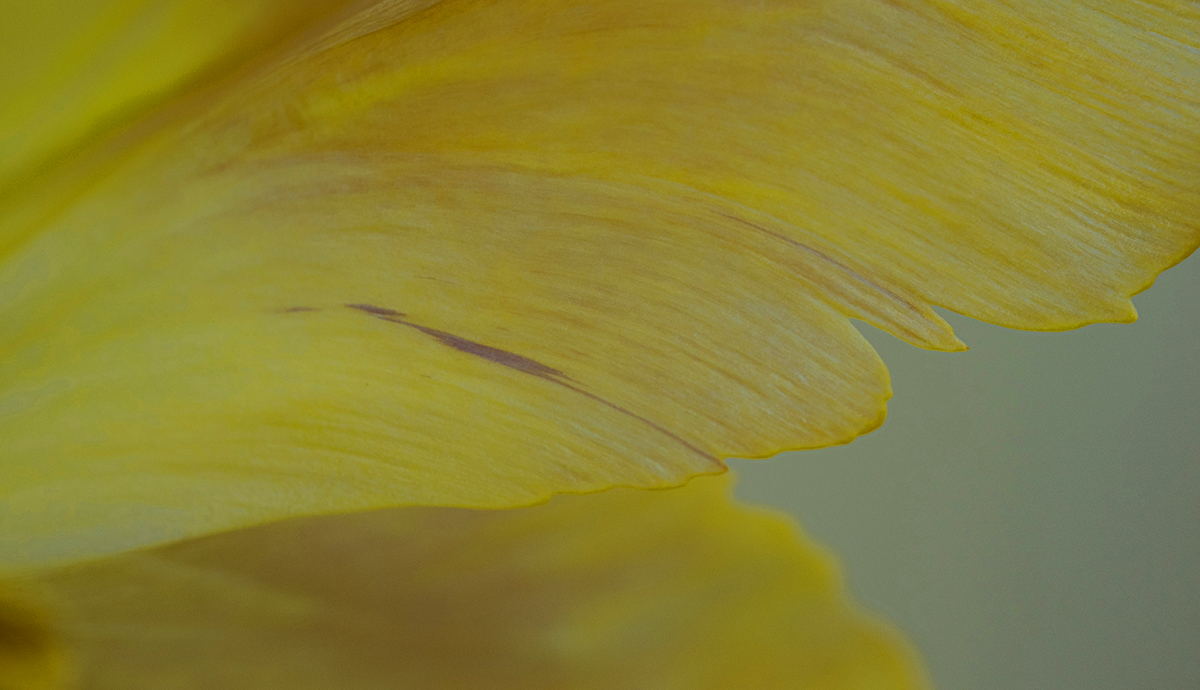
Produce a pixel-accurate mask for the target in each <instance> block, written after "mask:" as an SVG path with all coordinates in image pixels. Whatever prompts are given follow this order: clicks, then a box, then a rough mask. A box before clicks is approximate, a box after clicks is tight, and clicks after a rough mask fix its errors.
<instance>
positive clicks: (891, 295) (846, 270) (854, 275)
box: [715, 211, 924, 320]
mask: <svg viewBox="0 0 1200 690" xmlns="http://www.w3.org/2000/svg"><path fill="white" fill-rule="evenodd" d="M715 213H716V214H717V215H718V216H721V217H722V218H728V219H729V220H732V221H735V222H738V223H741V224H743V225H746V226H748V227H750V228H753V229H755V230H757V231H759V232H761V233H764V234H767V235H770V236H771V237H774V238H775V239H777V240H780V241H782V242H785V243H787V244H790V245H791V246H793V247H795V248H797V249H799V250H801V251H803V252H807V253H808V254H810V255H812V256H815V257H817V258H818V259H820V260H822V261H824V262H825V263H827V264H829V265H830V266H833V267H834V268H836V269H838V270H839V271H841V272H842V273H843V274H844V275H847V276H849V277H850V278H851V279H852V280H855V281H857V282H859V283H862V284H863V285H866V286H867V287H869V288H871V289H872V290H874V291H876V292H878V293H879V294H881V295H883V296H884V297H886V298H887V299H889V300H891V301H893V302H898V303H899V304H901V305H903V306H904V308H905V309H907V310H909V311H911V312H915V313H917V314H918V315H920V314H921V310H920V309H918V308H917V306H916V305H915V304H913V303H912V302H909V301H908V300H906V299H904V298H903V297H901V296H900V295H898V294H896V293H895V292H893V291H892V290H889V289H888V288H886V287H884V286H882V285H880V284H879V283H876V282H875V281H873V280H871V279H869V278H867V277H865V276H863V275H862V274H860V273H859V272H858V271H855V270H854V269H853V268H851V267H849V266H847V265H846V264H844V263H842V262H841V261H838V260H837V259H835V258H833V257H832V256H830V255H828V254H826V253H825V252H823V251H820V250H818V249H815V248H813V247H810V246H808V245H807V244H804V243H803V242H798V241H796V240H794V239H792V238H790V237H788V236H787V235H784V234H781V233H778V232H774V231H772V230H768V229H767V228H764V227H763V226H761V225H759V224H757V223H752V222H750V221H748V220H746V219H745V218H739V217H737V216H731V215H729V214H728V213H722V212H720V211H716V212H715ZM922 320H924V317H922Z"/></svg>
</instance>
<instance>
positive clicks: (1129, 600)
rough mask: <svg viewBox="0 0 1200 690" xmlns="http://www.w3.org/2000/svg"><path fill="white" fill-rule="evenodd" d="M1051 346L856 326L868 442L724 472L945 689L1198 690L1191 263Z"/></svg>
mask: <svg viewBox="0 0 1200 690" xmlns="http://www.w3.org/2000/svg"><path fill="white" fill-rule="evenodd" d="M1134 304H1135V305H1136V306H1137V309H1138V312H1139V314H1140V320H1139V321H1138V323H1137V324H1133V325H1112V324H1101V325H1095V326H1089V327H1087V328H1084V329H1081V330H1077V331H1071V332H1067V333H1030V332H1020V331H1010V330H1006V329H1002V328H998V327H995V326H991V325H987V324H982V323H979V322H977V321H972V320H970V319H966V318H963V317H959V316H956V315H954V314H945V313H944V312H943V313H944V314H945V315H946V317H947V319H948V320H949V321H950V323H951V325H953V326H954V328H955V330H956V331H957V332H958V334H959V336H960V337H961V338H962V339H963V340H964V341H966V343H967V344H968V345H970V346H971V351H970V352H967V353H959V354H945V353H933V352H926V351H923V350H919V349H917V348H914V347H912V346H909V345H906V344H905V343H902V342H900V341H898V340H896V339H894V338H892V337H891V336H888V335H887V334H885V333H883V332H881V331H878V330H875V329H874V328H872V327H870V326H866V325H863V324H859V327H860V329H861V330H862V331H863V332H864V333H865V334H866V336H867V338H868V339H869V340H870V341H871V342H872V343H873V344H874V345H875V347H876V349H878V350H879V352H880V355H881V356H882V357H883V359H884V361H886V362H887V363H888V367H889V368H890V370H891V372H892V384H893V387H894V388H895V391H896V397H895V398H893V399H892V401H891V403H890V405H889V416H888V420H887V422H886V423H885V424H884V426H883V428H881V429H880V430H878V431H876V432H875V433H872V434H870V435H868V436H866V437H863V438H861V439H859V440H857V441H855V442H854V443H853V444H851V445H848V446H842V447H838V448H830V449H825V450H820V451H808V452H800V453H786V454H784V455H781V456H779V457H777V458H774V459H772V460H767V461H733V462H732V463H731V465H732V466H733V467H734V469H735V470H736V471H737V472H738V474H739V475H740V477H741V483H740V487H739V491H738V493H739V495H740V496H741V497H742V498H744V499H746V500H750V501H754V502H759V503H767V504H771V505H774V506H778V507H780V508H783V509H785V510H787V511H789V512H790V513H792V514H793V515H795V516H797V517H798V518H799V520H800V522H801V524H802V525H803V526H804V528H805V530H806V531H807V532H808V533H809V534H811V535H812V536H814V537H816V538H817V539H819V540H820V541H821V542H823V543H824V544H825V545H826V546H827V547H829V548H830V549H832V550H833V551H834V552H835V553H836V554H837V555H838V556H839V558H840V560H841V563H842V565H843V568H844V571H845V574H846V577H847V579H848V581H849V585H850V588H851V591H852V593H853V595H854V596H855V597H856V598H857V599H858V601H859V602H861V603H862V604H863V605H864V606H865V607H867V608H868V609H870V610H872V611H874V612H876V613H878V614H881V615H884V616H886V617H888V618H889V619H890V620H891V621H893V622H894V623H896V624H897V625H899V626H900V627H902V628H903V629H904V630H905V631H907V633H908V634H909V636H910V638H911V639H912V640H913V641H914V642H915V643H916V645H917V646H918V647H919V648H920V650H921V652H922V654H923V656H924V658H925V661H926V664H927V665H928V667H929V669H930V672H931V674H932V676H933V681H934V683H935V685H936V686H937V687H939V688H942V689H943V690H959V689H969V690H990V689H993V688H996V689H999V688H1005V689H1018V690H1034V689H1039V688H1053V689H1055V690H1061V689H1067V688H1088V689H1089V690H1108V689H1112V690H1118V689H1119V690H1129V689H1131V688H1137V689H1139V690H1140V689H1141V688H1147V689H1176V688H1178V689H1180V690H1197V689H1200V256H1198V257H1193V258H1192V259H1190V260H1188V261H1185V262H1184V263H1183V264H1181V265H1180V266H1178V267H1176V268H1175V269H1172V270H1171V271H1168V272H1167V273H1166V274H1164V275H1163V276H1162V277H1161V278H1160V279H1159V281H1158V283H1157V284H1156V285H1155V286H1154V287H1153V288H1151V289H1150V290H1149V291H1147V292H1145V293H1142V294H1141V295H1139V296H1137V297H1135V298H1134Z"/></svg>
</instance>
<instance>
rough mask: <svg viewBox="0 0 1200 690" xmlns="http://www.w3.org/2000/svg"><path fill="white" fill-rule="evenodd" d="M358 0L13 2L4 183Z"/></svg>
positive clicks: (0, 167) (2, 62) (1, 29)
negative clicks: (49, 157) (88, 137)
mask: <svg viewBox="0 0 1200 690" xmlns="http://www.w3.org/2000/svg"><path fill="white" fill-rule="evenodd" d="M347 4H348V0H216V1H215V2H214V1H213V0H41V1H39V2H9V3H4V6H3V8H2V11H3V14H4V21H3V22H0V189H3V188H4V187H6V186H8V185H11V184H14V183H16V182H19V178H20V176H21V175H22V174H28V173H29V171H30V169H31V168H34V167H36V166H37V165H38V164H40V163H43V162H44V160H45V159H46V158H47V157H48V156H51V155H54V154H67V153H68V152H67V150H66V149H68V147H70V146H71V145H72V144H77V143H78V142H79V141H80V140H81V139H83V138H84V137H85V136H87V135H90V134H93V133H95V132H96V131H97V130H101V129H104V128H105V127H107V126H110V125H111V124H112V123H113V122H116V121H120V120H121V119H125V118H128V117H130V116H131V115H132V114H134V113H136V112H138V111H139V110H142V109H145V108H146V107H147V106H148V105H150V104H152V103H154V102H156V101H160V100H162V99H164V98H165V97H167V96H169V95H170V94H172V93H174V92H176V91H178V90H180V89H181V88H183V87H186V86H189V85H194V84H195V83H197V82H199V81H203V80H206V79H212V78H214V77H215V76H216V75H218V74H220V73H221V72H222V71H226V70H228V69H229V68H231V67H233V66H235V65H237V64H238V63H239V62H242V61H244V60H245V59H246V58H247V57H248V56H249V55H252V54H254V53H255V52H257V51H261V50H262V49H263V48H264V47H266V46H270V45H272V44H275V43H278V42H280V41H282V40H285V39H287V38H289V37H291V36H292V35H293V34H295V33H297V32H298V31H299V30H301V29H304V28H305V27H306V26H308V25H310V24H312V23H313V22H314V21H315V20H317V19H318V18H321V17H323V16H327V15H336V14H337V12H338V10H340V9H342V7H343V6H344V5H347Z"/></svg>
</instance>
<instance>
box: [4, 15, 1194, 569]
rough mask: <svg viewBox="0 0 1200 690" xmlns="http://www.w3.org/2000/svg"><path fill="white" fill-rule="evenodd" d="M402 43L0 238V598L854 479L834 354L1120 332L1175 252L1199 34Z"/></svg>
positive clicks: (853, 363)
mask: <svg viewBox="0 0 1200 690" xmlns="http://www.w3.org/2000/svg"><path fill="white" fill-rule="evenodd" d="M425 4H428V3H425ZM422 6H423V5H422ZM397 8H399V9H397ZM414 8H415V9H420V7H416V6H414V5H412V3H384V4H382V5H378V6H376V7H375V8H373V9H372V10H368V12H373V14H371V13H368V14H367V15H365V16H363V17H359V18H358V19H354V18H352V19H350V20H347V21H346V22H344V23H343V24H340V25H339V27H341V28H339V29H337V30H335V31H333V33H331V34H329V35H327V36H325V37H323V38H319V39H316V40H315V41H316V42H315V43H314V44H312V45H311V46H309V47H301V48H291V49H288V50H285V51H284V52H282V53H279V54H277V55H275V56H274V57H272V56H265V57H262V58H261V59H260V60H259V61H258V62H257V63H256V65H255V67H254V68H253V69H246V70H243V71H241V72H239V73H238V74H239V75H240V76H239V78H237V79H231V80H226V81H225V82H223V83H222V84H221V85H220V86H219V87H215V88H212V89H209V90H207V91H204V92H203V93H198V94H193V95H192V96H191V97H189V99H185V100H183V101H181V102H179V103H177V104H176V105H175V106H173V107H172V108H171V109H168V110H166V111H164V112H163V113H162V114H160V116H159V117H158V118H157V119H156V120H153V121H147V122H144V123H142V124H141V125H138V126H136V127H133V128H131V129H130V130H128V131H127V132H126V134H125V137H124V139H122V140H119V141H118V142H116V143H114V144H111V145H110V146H108V147H106V148H102V149H98V150H97V151H96V152H94V153H93V154H91V156H90V157H85V158H81V162H80V163H79V165H77V166H74V167H73V168H71V169H69V170H64V171H63V172H62V173H61V176H60V177H58V178H54V179H48V180H47V181H46V182H45V184H44V185H41V186H40V187H39V189H38V192H37V193H36V194H33V193H31V194H29V195H27V196H26V197H23V198H22V199H19V200H15V201H12V202H11V204H10V206H9V207H8V209H7V212H6V213H5V214H4V215H3V219H2V220H0V223H3V227H0V319H2V322H3V323H4V324H5V329H4V330H3V331H2V332H0V381H2V382H3V384H0V385H2V386H3V389H2V392H0V410H3V412H2V413H0V439H3V441H4V444H5V447H6V453H5V457H4V463H5V469H4V478H5V483H4V485H3V488H0V562H6V563H9V564H17V563H31V562H46V561H50V560H55V559H70V558H78V557H81V556H85V555H88V554H99V553H107V552H112V551H116V550H120V549H123V548H131V547H135V546H140V545H145V544H153V543H157V542H162V541H164V540H169V539H176V538H180V537H184V536H189V535H197V534H202V533H206V532H211V531H214V530H221V529H229V528H234V527H239V526H244V525H249V524H254V523H257V522H262V521H267V520H273V519H278V518H282V517H287V516H291V515H298V514H312V513H319V512H328V511H342V510H358V509H368V508H373V507H380V506H389V505H404V504H410V505H411V504H430V505H461V506H491V507H501V506H512V505H519V504H525V503H530V502H534V501H537V500H541V499H543V498H545V497H546V496H547V495H549V494H550V493H553V492H560V491H587V490H595V489H600V488H605V487H611V486H614V485H636V486H668V485H674V484H678V483H679V482H681V481H683V480H684V479H686V478H687V477H689V476H692V475H695V474H697V473H706V472H716V471H720V470H721V469H723V466H722V464H721V462H720V459H721V458H724V457H728V456H743V457H744V456H751V457H754V456H764V455H770V454H773V453H775V452H777V451H780V450H783V449H787V448H797V447H815V446H824V445H829V444H835V443H843V442H847V441H849V440H851V439H852V438H854V436H855V435H857V434H861V433H863V432H865V431H868V430H870V429H871V428H874V427H875V426H876V425H878V424H879V423H880V422H881V421H882V418H883V415H884V409H885V405H884V403H885V400H886V399H887V398H888V396H889V395H890V390H889V384H888V380H887V374H886V370H885V369H884V367H883V364H882V363H881V362H880V361H879V358H878V357H877V356H876V355H875V353H874V352H873V351H872V350H871V348H870V347H869V346H868V344H867V343H866V342H865V341H864V340H863V338H862V337H861V336H860V335H859V334H858V332H857V331H856V330H855V329H854V327H853V326H852V325H851V322H850V317H854V318H859V319H863V320H866V321H868V322H870V323H873V324H875V325H877V326H880V327H881V328H884V329H887V330H888V331H890V332H892V333H894V334H896V335H897V336H899V337H902V338H904V339H906V340H908V341H910V342H912V343H915V344H918V345H922V346H925V347H931V348H940V349H947V350H953V349H959V348H961V343H959V341H958V340H957V339H956V338H955V337H954V335H953V333H952V332H951V331H950V329H949V327H948V326H947V325H946V324H945V323H944V322H943V321H942V319H941V318H940V317H938V316H937V314H936V313H935V312H934V311H933V310H932V308H931V305H941V306H944V307H947V308H950V309H952V310H955V311H959V312H963V313H966V314H969V315H972V316H975V317H978V318H984V319H988V320H991V321H994V322H997V323H1003V324H1007V325H1013V326H1020V327H1026V328H1066V327H1070V326H1076V325H1080V324H1083V323H1087V322H1091V321H1097V320H1129V319H1132V318H1133V309H1132V306H1131V305H1130V302H1129V299H1128V298H1129V296H1130V295H1132V294H1133V293H1135V292H1137V291H1138V290H1140V289H1143V288H1144V287H1146V286H1147V285H1148V284H1149V283H1150V282H1151V281H1152V280H1153V278H1154V276H1155V275H1156V274H1157V273H1158V272H1159V271H1161V270H1163V269H1165V268H1166V267H1168V266H1170V265H1172V264H1173V263H1174V262H1177V261H1179V260H1180V259H1182V258H1183V257H1184V256H1186V255H1187V254H1188V253H1189V252H1190V251H1191V250H1192V249H1193V248H1194V247H1195V246H1196V245H1197V243H1198V242H1200V231H1198V229H1197V225H1196V222H1195V219H1196V217H1197V211H1198V210H1200V202H1198V194H1200V192H1198V187H1197V184H1196V182H1197V180H1200V151H1198V149H1200V136H1198V135H1200V109H1198V107H1197V103H1200V51H1197V46H1196V45H1195V43H1196V36H1197V35H1198V33H1200V17H1198V15H1197V11H1196V9H1195V7H1194V5H1193V4H1191V3H1183V2H1169V1H1164V2H1159V3H1156V4H1154V5H1148V4H1146V3H1142V2H1125V1H1122V2H1115V1H1114V2H1104V1H1101V0H1088V1H1083V0H1079V1H1075V2H1066V1H1062V2H1045V0H1037V2H1032V1H1030V2H1010V3H994V2H988V3H983V2H955V3H947V2H935V1H933V0H930V1H928V2H895V1H891V2H883V1H881V0H845V1H842V2H829V3H815V2H794V1H787V2H785V1H783V0H771V1H767V2H757V3H746V2H741V1H737V2H734V1H732V0H729V1H722V0H699V1H697V0H687V1H686V2H684V1H683V0H662V1H659V2H641V1H637V2H635V1H634V0H617V1H614V2H607V3H603V4H602V5H599V6H598V5H597V4H596V3H591V2H582V1H558V2H539V1H535V0H512V1H510V2H477V1H471V0H446V1H445V2H441V3H438V4H434V5H432V6H431V7H425V8H424V9H423V10H422V11H417V12H415V13H412V14H407V15H405V14H404V12H407V11H409V10H414ZM401 10H403V12H401ZM389 12H392V13H393V14H388V13H389ZM395 12H400V14H395ZM397 17H402V18H401V19H397Z"/></svg>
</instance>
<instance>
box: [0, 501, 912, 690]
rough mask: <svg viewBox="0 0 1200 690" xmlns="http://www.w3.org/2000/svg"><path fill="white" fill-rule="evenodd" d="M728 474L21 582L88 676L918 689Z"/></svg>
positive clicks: (327, 519)
mask: <svg viewBox="0 0 1200 690" xmlns="http://www.w3.org/2000/svg"><path fill="white" fill-rule="evenodd" d="M727 485H728V482H726V481H724V480H721V479H711V478H705V479H701V480H697V481H695V482H693V483H691V484H689V485H687V486H686V487H684V488H681V489H678V490H674V491H669V492H647V491H635V490H618V491H613V492H606V493H601V494H593V495H587V496H561V497H557V498H555V499H553V500H552V501H551V502H550V503H549V504H547V505H544V506H537V507H534V508H524V509H518V510H506V511H472V510H464V509H452V508H401V509H392V510H384V511H374V512H366V513H357V514H350V515H341V516H324V517H318V518H302V519H296V520H291V521H285V522H282V523H277V524H273V525H265V526H259V527H254V528H250V529H246V530H241V531H237V532H230V533H225V534H219V535H213V536H209V537H204V538H201V539H197V540H193V541H187V542H183V543H180V544H174V545H170V546H165V547H160V548H157V549H153V550H148V551H141V552H137V553H133V554H126V555H120V556H115V557H109V558H106V559H102V560H100V561H97V562H94V563H88V564H79V565H74V566H68V567H66V568H60V569H54V570H49V571H43V572H41V573H38V574H37V575H36V577H35V580H36V584H37V585H38V586H40V587H41V588H42V591H43V596H44V597H45V598H46V599H47V601H53V602H55V607H56V609H57V618H53V619H48V620H47V621H46V622H45V627H46V630H47V631H48V632H50V633H53V635H54V636H56V639H57V644H58V645H59V647H60V648H62V649H66V650H68V651H69V653H70V654H71V655H72V659H73V661H72V664H73V667H72V668H73V670H72V671H70V672H69V673H70V675H73V676H74V678H75V680H76V681H77V682H78V685H79V687H83V688H94V689H96V690H104V689H108V688H112V689H113V690H116V689H118V688H119V689H120V690H140V689H145V690H161V689H162V688H200V687H204V688H209V687H212V688H216V687H220V688H229V689H230V690H236V689H239V688H247V689H250V688H253V689H254V690H261V689H264V688H288V690H310V689H311V690H316V689H318V688H347V687H352V688H362V689H370V688H395V687H420V688H429V689H435V688H481V687H486V688H497V689H501V688H520V689H522V690H526V689H536V688H547V689H549V688H554V689H556V690H560V689H564V688H580V689H584V688H596V689H601V688H604V689H607V688H688V689H689V690H702V689H704V688H713V689H714V690H715V689H718V688H720V689H722V690H724V689H726V688H742V689H744V690H766V689H769V688H772V689H773V688H778V689H780V690H782V689H784V688H788V689H792V688H809V687H811V688H828V689H830V690H833V689H835V688H845V689H851V688H853V689H856V690H859V689H866V688H873V689H879V690H884V689H895V690H901V689H910V688H919V687H924V685H925V683H924V679H923V675H922V673H921V670H920V669H919V667H918V666H917V665H916V664H915V662H914V661H913V659H912V657H911V655H910V653H909V651H908V650H907V649H906V648H905V647H904V646H903V645H902V644H901V643H900V642H899V641H898V639H897V638H896V637H895V636H894V635H893V634H892V633H891V632H889V631H888V630H887V629H886V628H884V627H882V626H880V625H879V624H877V623H875V622H873V621H871V620H869V619H867V618H865V617H863V616H862V615H860V614H859V613H857V612H856V611H854V610H853V609H852V607H850V606H848V604H847V603H846V601H845V599H844V596H843V594H842V591H841V588H840V584H839V582H838V578H837V576H836V573H835V571H834V569H833V566H832V564H831V562H830V561H829V559H828V558H827V557H826V556H825V555H824V554H823V553H822V552H821V551H820V550H819V549H818V548H816V547H815V546H814V545H812V544H811V543H808V542H806V541H804V540H803V539H801V538H799V537H798V535H797V534H796V533H795V530H794V529H793V528H792V526H791V525H790V524H789V523H788V522H787V521H786V520H783V519H781V518H779V517H777V516H775V515H772V514H770V513H764V512H758V511H751V510H747V509H746V508H743V507H741V506H738V505H736V504H735V503H733V502H731V501H730V500H729V499H728V497H727V491H726V489H727ZM2 649H3V640H2V639H0V650H2ZM0 658H2V657H0ZM64 677H66V676H64Z"/></svg>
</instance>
